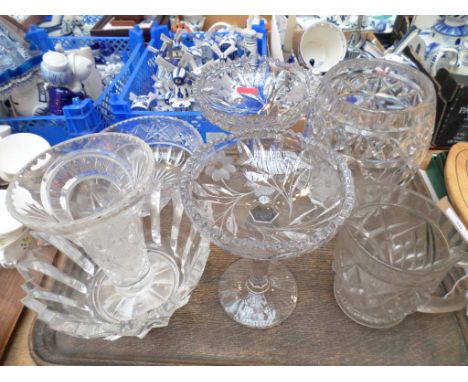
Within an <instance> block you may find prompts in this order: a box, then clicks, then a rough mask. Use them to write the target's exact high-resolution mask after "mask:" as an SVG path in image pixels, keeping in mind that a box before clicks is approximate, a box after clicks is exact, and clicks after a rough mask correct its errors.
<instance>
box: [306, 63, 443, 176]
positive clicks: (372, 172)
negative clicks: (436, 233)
mask: <svg viewBox="0 0 468 382" xmlns="http://www.w3.org/2000/svg"><path fill="white" fill-rule="evenodd" d="M435 114H436V94H435V89H434V85H433V84H432V81H431V80H430V79H429V77H427V76H426V75H424V74H423V73H421V72H420V71H418V70H416V69H413V68H411V67H409V66H407V65H403V64H399V63H396V62H392V61H388V60H384V59H352V60H346V61H343V62H341V63H339V64H338V65H335V66H334V67H333V68H332V69H331V70H329V71H328V72H327V74H326V75H325V76H324V77H323V78H322V81H321V83H320V85H319V86H318V89H317V92H316V98H315V101H314V102H313V103H312V108H311V112H310V113H309V118H308V121H307V126H306V135H307V136H308V137H311V138H312V139H314V140H318V141H320V142H322V143H325V144H328V145H330V146H332V147H333V148H334V149H335V150H337V151H338V152H339V153H342V154H343V155H345V157H346V158H347V160H348V165H349V166H350V169H351V170H352V172H353V176H354V177H355V178H357V177H363V178H365V179H367V180H371V181H373V182H378V183H385V184H405V183H407V182H408V181H410V180H411V179H412V177H413V176H414V174H415V172H416V171H417V169H418V168H419V165H420V164H421V162H422V161H423V159H424V156H425V154H426V151H427V149H428V148H429V144H430V141H431V137H432V133H433V130H434V123H435Z"/></svg>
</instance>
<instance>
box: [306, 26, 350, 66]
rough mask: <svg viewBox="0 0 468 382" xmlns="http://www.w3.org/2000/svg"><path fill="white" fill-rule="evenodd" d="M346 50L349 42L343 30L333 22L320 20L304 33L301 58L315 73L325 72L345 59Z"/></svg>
mask: <svg viewBox="0 0 468 382" xmlns="http://www.w3.org/2000/svg"><path fill="white" fill-rule="evenodd" d="M346 50H347V42H346V37H345V35H344V34H343V32H342V30H341V29H340V28H339V27H337V26H336V25H334V24H332V23H328V22H324V21H319V22H315V23H313V24H312V25H310V26H309V27H308V28H307V29H306V30H305V31H304V33H303V34H302V37H301V41H300V44H299V58H300V60H301V61H302V62H303V63H304V64H305V65H307V66H308V67H310V68H311V69H312V70H313V71H314V72H315V73H325V72H326V71H328V70H329V69H330V68H331V67H332V66H334V65H336V64H337V63H338V62H340V61H342V60H343V59H344V57H345V55H346Z"/></svg>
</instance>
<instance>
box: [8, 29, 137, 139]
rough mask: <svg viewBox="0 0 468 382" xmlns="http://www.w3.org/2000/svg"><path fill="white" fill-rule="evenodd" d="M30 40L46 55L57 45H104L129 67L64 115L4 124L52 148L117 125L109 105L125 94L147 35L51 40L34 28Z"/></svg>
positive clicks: (70, 47) (19, 119)
mask: <svg viewBox="0 0 468 382" xmlns="http://www.w3.org/2000/svg"><path fill="white" fill-rule="evenodd" d="M28 37H29V40H30V42H31V43H32V44H34V45H35V46H36V47H37V48H38V49H40V50H41V51H42V52H44V53H45V52H47V51H48V50H53V49H54V46H55V45H56V44H57V43H60V44H61V45H62V46H63V47H64V49H65V50H68V49H76V48H80V47H84V46H89V45H93V44H95V43H104V44H106V45H108V46H111V47H112V48H113V49H114V52H115V53H116V54H119V55H121V57H122V59H123V61H124V62H125V65H124V67H123V68H122V70H121V71H120V73H119V74H118V75H117V76H116V77H115V78H114V80H113V81H112V82H111V84H110V85H108V86H107V87H106V88H105V89H104V91H103V92H102V94H101V95H100V96H99V98H98V99H96V100H95V101H93V100H91V99H89V98H88V99H84V100H76V101H77V102H76V103H74V104H72V105H68V106H65V107H64V108H63V111H64V115H47V116H32V117H17V118H0V124H7V125H10V126H11V130H12V132H13V133H20V132H29V133H33V134H37V135H40V136H42V137H44V138H45V139H46V140H47V141H48V142H49V143H50V144H51V145H55V144H57V143H60V142H62V141H65V140H67V139H71V138H74V137H77V136H80V135H85V134H92V133H96V132H99V131H100V130H102V129H104V128H105V127H107V126H109V125H111V124H113V123H115V122H116V119H115V118H114V115H113V113H112V109H111V106H110V103H109V101H110V96H111V94H116V93H117V94H118V93H119V92H120V91H122V89H123V85H124V84H125V83H126V82H127V80H128V77H129V74H130V73H132V72H133V71H134V70H135V65H136V63H137V62H138V59H139V58H140V57H141V55H142V52H143V51H144V37H143V32H142V31H141V29H140V28H139V27H135V28H133V29H132V30H131V31H130V33H129V37H94V36H83V37H49V36H48V35H47V32H46V31H45V30H43V29H39V28H35V27H34V26H33V27H31V30H30V32H29V33H28Z"/></svg>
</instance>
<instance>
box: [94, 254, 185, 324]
mask: <svg viewBox="0 0 468 382" xmlns="http://www.w3.org/2000/svg"><path fill="white" fill-rule="evenodd" d="M148 258H149V262H150V269H149V271H148V274H147V275H146V276H145V277H144V278H143V280H141V281H140V282H139V283H137V284H134V285H132V286H130V287H126V288H122V287H118V286H115V285H114V284H113V283H112V282H111V281H110V280H109V279H108V278H107V276H105V274H104V273H103V272H101V273H100V274H98V275H97V277H96V282H95V284H94V288H93V302H94V306H95V308H96V310H97V311H98V312H99V314H100V315H102V316H103V317H105V318H106V319H107V320H109V321H114V322H121V321H128V320H133V319H137V318H138V317H140V316H143V315H144V314H146V313H147V312H150V311H156V310H157V309H163V304H164V303H165V302H166V301H168V300H169V298H170V297H171V296H172V294H173V292H174V290H175V289H176V286H177V285H178V282H179V271H178V269H177V265H176V264H175V262H174V261H173V260H172V259H171V258H170V257H169V256H167V255H166V254H165V253H163V252H160V251H158V250H148Z"/></svg>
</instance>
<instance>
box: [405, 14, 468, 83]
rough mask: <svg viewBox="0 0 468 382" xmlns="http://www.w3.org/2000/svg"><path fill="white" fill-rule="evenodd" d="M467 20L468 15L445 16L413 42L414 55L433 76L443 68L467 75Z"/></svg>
mask: <svg viewBox="0 0 468 382" xmlns="http://www.w3.org/2000/svg"><path fill="white" fill-rule="evenodd" d="M467 20H468V16H467V15H462V16H444V17H443V18H442V19H440V20H438V21H437V22H436V23H435V24H434V25H433V26H432V28H431V29H427V30H423V31H421V33H420V34H419V35H418V36H417V37H416V38H415V39H414V40H413V42H412V44H411V49H412V51H413V54H414V55H415V56H416V57H417V58H418V59H419V61H420V62H421V64H422V65H423V66H424V68H425V69H426V70H427V71H428V72H429V73H430V74H431V75H432V76H434V77H435V75H436V74H437V72H438V71H439V69H441V68H445V69H447V70H448V71H449V72H452V73H457V74H464V73H466V68H464V64H463V56H464V53H463V50H464V48H463V46H464V45H465V43H466V41H468V24H467Z"/></svg>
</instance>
